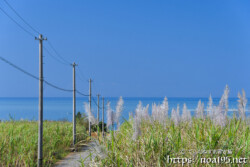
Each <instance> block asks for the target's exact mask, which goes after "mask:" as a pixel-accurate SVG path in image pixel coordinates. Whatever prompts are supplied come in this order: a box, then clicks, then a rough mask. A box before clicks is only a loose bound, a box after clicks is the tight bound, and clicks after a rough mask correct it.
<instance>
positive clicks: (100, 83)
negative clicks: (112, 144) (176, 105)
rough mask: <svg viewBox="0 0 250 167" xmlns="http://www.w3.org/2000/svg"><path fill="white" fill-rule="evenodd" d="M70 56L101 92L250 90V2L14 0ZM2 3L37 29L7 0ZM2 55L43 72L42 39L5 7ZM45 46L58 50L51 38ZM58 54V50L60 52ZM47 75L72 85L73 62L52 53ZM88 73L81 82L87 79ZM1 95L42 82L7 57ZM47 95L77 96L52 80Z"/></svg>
mask: <svg viewBox="0 0 250 167" xmlns="http://www.w3.org/2000/svg"><path fill="white" fill-rule="evenodd" d="M8 2H9V3H10V4H11V5H12V6H13V7H14V8H15V9H16V10H17V12H18V13H19V14H20V15H21V16H22V17H23V18H24V19H25V20H26V21H27V22H29V23H30V24H31V25H32V26H33V27H35V28H36V29H37V30H38V31H39V32H41V33H42V34H43V35H44V36H46V37H47V38H48V40H49V41H50V42H51V43H52V44H53V45H54V47H55V48H56V50H57V51H58V52H59V53H60V55H61V56H63V57H64V58H65V59H66V60H68V61H69V62H73V61H75V62H76V63H77V64H78V65H79V68H80V69H81V71H82V73H83V75H82V74H81V75H80V72H79V70H76V73H77V85H76V86H77V89H78V90H79V91H81V92H83V93H86V94H87V93H88V82H87V80H88V78H90V77H91V78H92V79H93V80H94V81H93V95H96V94H97V93H98V92H99V93H100V94H101V95H104V96H130V97H132V96H137V97H140V96H147V97H155V96H157V97H161V96H168V97H208V96H209V94H210V93H211V94H212V96H213V97H219V96H220V95H221V94H222V93H223V89H224V87H225V85H226V84H228V85H229V87H230V97H236V96H237V92H238V91H240V90H241V89H242V88H244V89H245V91H246V93H247V95H248V96H250V78H249V76H250V66H249V63H250V1H247V0H243V1H231V0H221V1H218V0H212V1H201V0H196V1H194V0H191V1H185V0H182V1H180V0H176V1H170V0H167V1H165V0H157V1H151V0H126V1H125V0H122V1H115V0H109V1H101V0H96V1H90V0H88V1H86V0H84V1H83V0H75V1H62V0H54V1H51V0H36V1H32V0H23V1H18V0H8ZM0 7H1V8H2V9H4V10H5V11H6V12H8V13H9V15H11V16H12V17H13V18H14V19H15V20H17V21H18V22H19V23H20V24H22V25H23V26H24V27H25V28H27V29H28V30H29V31H32V30H31V29H29V27H27V26H26V25H25V24H23V22H22V21H21V20H20V19H19V18H18V17H17V16H16V15H15V13H13V12H12V11H11V10H10V8H8V6H7V5H6V4H5V3H4V1H0ZM0 36H1V37H0V56H2V57H4V58H6V59H8V60H10V61H11V62H13V63H14V64H16V65H18V66H20V67H22V68H23V69H25V70H27V71H29V72H31V73H32V74H34V75H36V76H38V69H39V68H38V41H36V40H34V38H33V37H31V36H29V35H27V34H26V33H25V32H24V31H23V30H22V29H20V28H19V27H18V26H17V25H16V24H15V23H13V22H12V21H11V20H10V19H9V18H8V17H6V16H5V15H4V14H3V13H2V11H0ZM44 46H45V47H46V48H48V49H49V50H50V52H52V53H53V51H52V49H51V48H50V47H49V45H48V42H46V41H44ZM54 55H55V54H54ZM44 56H45V57H44V63H45V64H44V77H45V79H46V80H47V81H49V82H51V83H53V84H55V85H58V86H60V87H63V88H66V89H71V88H72V67H70V66H68V65H64V64H60V63H59V62H58V61H55V60H54V59H53V58H52V57H50V56H49V55H48V54H47V53H46V52H44ZM79 75H80V76H81V80H80V77H79ZM0 78H1V80H0V97H36V96H38V81H37V80H35V79H33V78H30V77H28V76H26V75H25V74H23V73H21V72H19V71H17V70H16V69H14V68H13V67H11V66H9V65H7V64H5V63H4V62H2V61H0ZM44 87H45V88H44V96H52V97H57V96H59V97H64V96H67V97H70V96H71V95H72V94H71V93H68V92H61V91H58V90H55V89H53V88H51V87H49V86H47V85H45V86H44Z"/></svg>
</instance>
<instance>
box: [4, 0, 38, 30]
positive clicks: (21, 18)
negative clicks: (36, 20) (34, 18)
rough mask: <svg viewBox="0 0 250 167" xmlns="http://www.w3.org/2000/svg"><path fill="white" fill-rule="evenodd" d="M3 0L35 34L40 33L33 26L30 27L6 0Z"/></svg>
mask: <svg viewBox="0 0 250 167" xmlns="http://www.w3.org/2000/svg"><path fill="white" fill-rule="evenodd" d="M4 2H5V3H6V4H7V5H8V6H9V8H10V9H11V10H12V11H13V12H14V13H15V14H16V15H17V16H18V17H19V18H20V19H21V20H22V21H23V22H24V23H25V24H26V25H27V26H28V27H29V28H30V29H32V30H33V31H34V32H36V33H37V34H40V33H39V31H37V30H36V29H35V28H34V27H32V26H31V25H30V24H29V23H28V22H27V21H25V19H24V18H23V17H22V16H21V15H20V14H19V13H18V12H17V11H16V10H15V9H14V8H13V7H12V6H11V5H10V4H9V3H8V2H7V0H4Z"/></svg>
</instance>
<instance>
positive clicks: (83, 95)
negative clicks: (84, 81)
mask: <svg viewBox="0 0 250 167" xmlns="http://www.w3.org/2000/svg"><path fill="white" fill-rule="evenodd" d="M76 92H77V93H78V94H80V95H82V96H89V95H87V94H84V93H81V92H80V91H78V90H76Z"/></svg>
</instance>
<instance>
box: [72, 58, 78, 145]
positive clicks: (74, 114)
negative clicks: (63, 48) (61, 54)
mask: <svg viewBox="0 0 250 167" xmlns="http://www.w3.org/2000/svg"><path fill="white" fill-rule="evenodd" d="M72 66H73V121H72V122H73V145H74V146H75V144H76V82H75V72H76V71H75V66H77V64H76V63H75V62H74V63H73V64H72Z"/></svg>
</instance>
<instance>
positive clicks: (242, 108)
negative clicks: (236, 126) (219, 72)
mask: <svg viewBox="0 0 250 167" xmlns="http://www.w3.org/2000/svg"><path fill="white" fill-rule="evenodd" d="M238 98H239V99H238V111H239V116H240V118H241V119H243V120H245V119H246V105H247V98H246V93H245V91H244V89H242V96H241V94H240V92H239V93H238Z"/></svg>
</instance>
